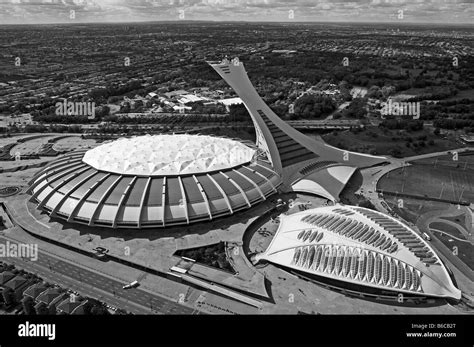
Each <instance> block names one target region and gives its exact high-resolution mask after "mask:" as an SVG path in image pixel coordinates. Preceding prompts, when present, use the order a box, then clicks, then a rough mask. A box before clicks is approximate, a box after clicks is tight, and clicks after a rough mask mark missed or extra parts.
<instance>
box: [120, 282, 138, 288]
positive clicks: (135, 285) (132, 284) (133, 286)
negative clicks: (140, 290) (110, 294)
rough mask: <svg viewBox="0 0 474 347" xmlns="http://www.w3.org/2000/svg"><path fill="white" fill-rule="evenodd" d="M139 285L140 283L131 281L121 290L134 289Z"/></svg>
mask: <svg viewBox="0 0 474 347" xmlns="http://www.w3.org/2000/svg"><path fill="white" fill-rule="evenodd" d="M139 285H140V283H138V281H133V282H131V283H129V284H126V285H124V286H123V287H122V289H131V288H136V287H138V286H139Z"/></svg>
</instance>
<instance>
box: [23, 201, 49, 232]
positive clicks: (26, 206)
mask: <svg viewBox="0 0 474 347" xmlns="http://www.w3.org/2000/svg"><path fill="white" fill-rule="evenodd" d="M27 204H28V202H27V201H25V208H26V212H28V214H29V215H30V217H31V218H33V219H34V220H35V221H36V222H37V223H39V224H41V225H42V226H44V227H45V228H48V229H51V227H50V226H48V225H46V224H44V223H42V222H40V221H39V220H38V219H36V218H35V216H33V215H32V214H31V212H30V210H28V205H27Z"/></svg>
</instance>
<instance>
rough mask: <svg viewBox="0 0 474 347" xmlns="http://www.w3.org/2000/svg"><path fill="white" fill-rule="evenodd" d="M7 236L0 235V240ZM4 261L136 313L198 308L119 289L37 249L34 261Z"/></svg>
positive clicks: (119, 284) (118, 283) (184, 311)
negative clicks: (36, 258)
mask: <svg viewBox="0 0 474 347" xmlns="http://www.w3.org/2000/svg"><path fill="white" fill-rule="evenodd" d="M7 240H9V241H10V242H14V241H13V240H12V239H11V238H9V237H5V236H0V243H5V242H6V241H7ZM5 260H6V262H7V263H13V264H15V265H17V266H18V267H20V268H24V269H25V270H26V271H28V272H31V273H36V274H38V275H39V276H40V277H43V278H44V279H45V280H48V281H51V282H53V283H57V284H59V285H61V286H64V287H65V288H70V289H72V290H75V291H77V292H79V293H80V294H82V295H86V296H90V297H93V298H96V299H99V300H101V301H104V302H106V303H108V304H110V305H112V306H116V307H119V308H123V309H125V310H127V311H130V312H132V313H136V314H152V313H154V314H156V313H162V314H197V313H199V311H196V310H193V309H192V308H189V307H187V306H183V305H180V304H178V303H176V302H174V301H171V300H168V299H165V298H163V297H161V296H158V295H153V294H151V293H149V292H146V291H143V290H141V289H140V288H135V289H130V290H123V289H122V286H123V285H124V283H123V282H121V281H118V280H115V279H112V278H110V277H107V276H105V275H102V274H100V273H97V272H95V271H92V270H88V269H86V268H83V267H80V266H77V265H75V264H72V263H70V262H68V261H66V260H63V259H60V258H58V257H55V256H52V255H50V254H48V253H47V252H45V251H42V250H41V249H39V250H38V260H37V261H32V260H30V259H22V258H7V259H5Z"/></svg>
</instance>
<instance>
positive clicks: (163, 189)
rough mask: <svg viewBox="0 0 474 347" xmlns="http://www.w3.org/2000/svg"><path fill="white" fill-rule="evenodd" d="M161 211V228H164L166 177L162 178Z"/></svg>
mask: <svg viewBox="0 0 474 347" xmlns="http://www.w3.org/2000/svg"><path fill="white" fill-rule="evenodd" d="M161 209H162V211H163V227H165V226H166V176H165V177H163V188H162V190H161Z"/></svg>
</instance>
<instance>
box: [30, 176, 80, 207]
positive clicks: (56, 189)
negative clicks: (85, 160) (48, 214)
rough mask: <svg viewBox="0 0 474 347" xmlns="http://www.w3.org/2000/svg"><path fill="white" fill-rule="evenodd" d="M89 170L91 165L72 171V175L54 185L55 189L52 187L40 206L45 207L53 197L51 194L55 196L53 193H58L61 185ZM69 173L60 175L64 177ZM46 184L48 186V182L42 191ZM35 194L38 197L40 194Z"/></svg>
mask: <svg viewBox="0 0 474 347" xmlns="http://www.w3.org/2000/svg"><path fill="white" fill-rule="evenodd" d="M87 170H89V167H84V168H82V169H81V170H79V171H72V175H70V176H69V177H67V178H65V179H63V180H62V181H61V182H60V183H59V184H58V185H57V186H56V187H54V189H51V191H50V192H49V193H48V194H47V195H46V196H45V197H44V199H42V200H41V201H40V203H39V204H38V208H41V207H43V206H44V205H45V204H46V202H48V200H49V198H51V196H53V194H54V193H56V192H57V191H58V190H59V189H60V188H61V187H63V186H64V185H65V184H67V183H68V182H70V181H72V180H73V179H74V178H76V177H77V176H79V175H80V174H82V173H83V172H86V171H87ZM70 173H71V172H69V173H68V174H70ZM68 174H66V175H60V176H61V177H64V176H67V175H68ZM60 176H58V177H57V178H56V179H55V180H54V181H51V182H56V181H57V180H58V179H59V178H61V177H60ZM51 182H49V183H51ZM46 186H47V184H45V185H44V186H43V188H42V189H41V191H43V190H44V188H45V187H46ZM33 196H34V197H35V198H36V196H38V195H37V194H36V193H35V194H34V195H33Z"/></svg>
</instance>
